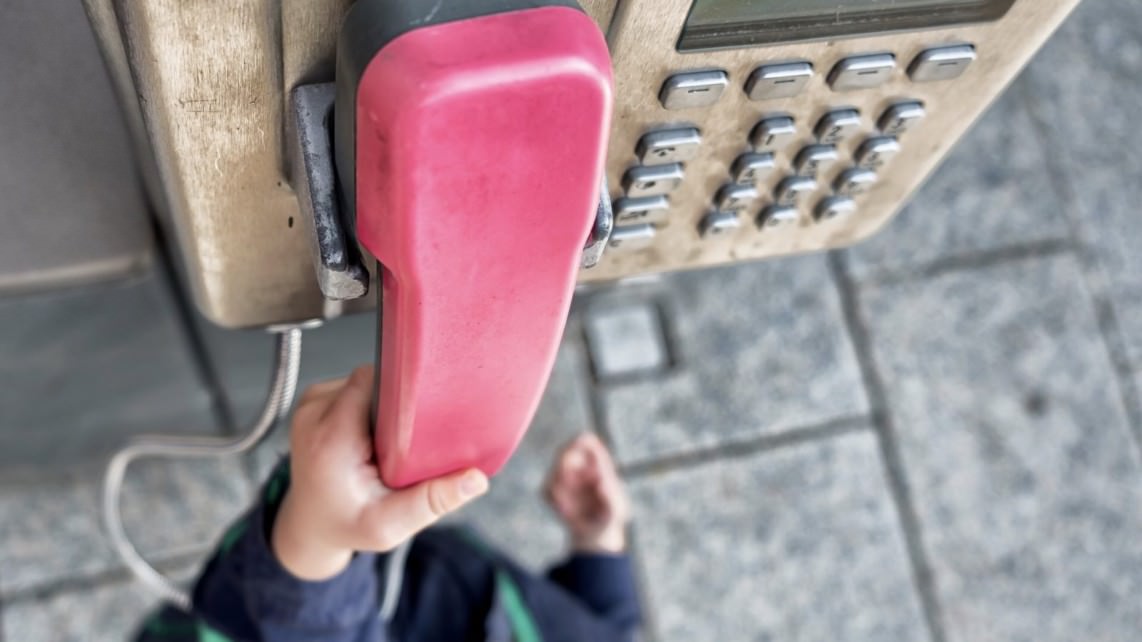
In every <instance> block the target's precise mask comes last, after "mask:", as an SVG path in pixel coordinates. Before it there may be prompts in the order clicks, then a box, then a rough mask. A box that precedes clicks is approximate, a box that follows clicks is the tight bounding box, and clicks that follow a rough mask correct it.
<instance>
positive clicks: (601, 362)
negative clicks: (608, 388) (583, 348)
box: [584, 302, 669, 380]
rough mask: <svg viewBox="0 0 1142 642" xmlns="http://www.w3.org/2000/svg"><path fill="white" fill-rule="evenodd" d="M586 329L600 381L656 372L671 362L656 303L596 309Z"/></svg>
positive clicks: (600, 306) (589, 313)
mask: <svg viewBox="0 0 1142 642" xmlns="http://www.w3.org/2000/svg"><path fill="white" fill-rule="evenodd" d="M584 325H585V326H586V329H587V341H588V345H589V346H590V349H591V362H592V364H593V365H594V370H595V376H597V377H599V378H600V379H603V380H606V379H617V378H621V377H625V376H631V375H638V374H644V373H648V372H653V371H655V370H660V369H662V368H665V367H666V365H667V363H668V362H669V356H668V354H667V349H666V341H665V337H664V336H663V332H662V322H661V320H660V319H659V316H658V310H657V308H655V306H654V304H653V303H649V302H640V303H630V304H625V305H607V304H604V305H599V306H593V307H592V308H591V309H590V310H589V311H588V312H587V317H586V320H585V323H584Z"/></svg>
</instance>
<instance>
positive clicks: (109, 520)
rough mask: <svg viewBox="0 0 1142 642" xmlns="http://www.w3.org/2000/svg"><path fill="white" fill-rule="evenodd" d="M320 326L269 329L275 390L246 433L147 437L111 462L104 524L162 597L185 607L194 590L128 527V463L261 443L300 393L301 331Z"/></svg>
mask: <svg viewBox="0 0 1142 642" xmlns="http://www.w3.org/2000/svg"><path fill="white" fill-rule="evenodd" d="M314 325H315V324H312V323H311V324H302V325H287V326H274V327H271V328H270V329H269V330H270V332H271V333H273V334H274V335H275V339H276V347H275V351H274V365H273V375H272V378H271V380H270V390H269V393H268V394H267V396H266V402H265V405H264V406H263V407H262V412H261V414H260V415H259V416H258V418H257V420H255V421H254V423H253V424H252V425H251V426H250V428H249V430H248V431H247V432H246V434H245V435H243V436H240V437H235V438H221V437H175V436H167V435H142V436H139V437H136V438H135V439H133V440H131V441H130V442H129V443H128V444H127V445H126V446H125V447H124V448H123V449H122V450H120V451H119V452H117V453H115V456H114V457H112V458H111V461H110V462H109V463H108V464H107V471H106V473H105V474H104V477H103V522H104V526H105V527H106V529H107V536H108V538H109V539H110V540H111V545H112V547H114V549H115V551H116V552H117V553H118V554H119V556H120V557H122V558H123V561H124V562H125V563H126V564H127V568H128V569H129V570H130V571H131V573H133V574H134V575H135V577H137V578H139V581H141V582H142V583H143V584H145V585H146V586H147V587H148V588H150V589H151V590H152V591H154V592H155V593H156V594H157V595H159V596H160V597H161V598H162V599H164V600H167V601H169V602H171V603H173V604H174V605H175V606H177V607H179V608H181V609H183V610H189V609H190V595H189V593H187V591H185V590H184V589H182V588H180V587H179V586H178V585H177V584H175V582H174V581H172V580H171V579H170V578H168V577H167V576H165V575H163V574H162V573H161V572H159V570H158V569H156V568H155V567H154V566H152V565H151V564H150V563H149V562H147V560H145V559H143V556H142V555H140V554H139V551H138V549H136V548H135V545H134V544H132V543H131V539H130V538H129V537H128V536H127V531H126V530H125V529H124V527H123V515H122V513H121V512H120V502H119V500H120V494H121V492H122V490H123V477H124V475H126V473H127V467H128V466H129V465H130V464H131V462H132V461H134V460H136V459H139V458H141V457H165V458H174V457H196V458H197V457H225V456H227V455H237V454H240V453H243V452H246V451H247V450H250V449H251V448H253V447H254V446H257V445H258V444H259V443H261V442H262V440H263V439H265V437H266V436H267V435H269V433H270V431H271V430H272V429H273V427H274V426H275V425H276V424H277V422H278V420H279V419H281V418H282V417H284V416H285V414H286V413H287V412H288V411H289V408H290V405H291V404H292V403H293V397H294V394H295V393H296V392H297V376H298V367H299V365H300V362H301V332H302V330H303V329H306V328H311V327H314Z"/></svg>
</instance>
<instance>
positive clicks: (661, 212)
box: [614, 196, 670, 225]
mask: <svg viewBox="0 0 1142 642" xmlns="http://www.w3.org/2000/svg"><path fill="white" fill-rule="evenodd" d="M614 210H615V224H617V225H630V224H632V223H665V222H666V217H667V214H668V213H669V210H670V200H669V199H667V198H666V197H665V196H644V197H641V198H620V199H619V200H617V201H615V206H614Z"/></svg>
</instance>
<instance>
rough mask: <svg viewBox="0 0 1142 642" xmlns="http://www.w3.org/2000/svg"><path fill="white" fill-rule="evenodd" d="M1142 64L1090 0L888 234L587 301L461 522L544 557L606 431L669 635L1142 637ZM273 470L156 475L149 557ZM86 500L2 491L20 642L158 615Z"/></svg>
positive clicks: (1124, 32)
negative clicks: (524, 429) (554, 501)
mask: <svg viewBox="0 0 1142 642" xmlns="http://www.w3.org/2000/svg"><path fill="white" fill-rule="evenodd" d="M1139 52H1142V14H1140V13H1139V8H1138V6H1136V3H1124V2H1118V1H1116V0H1086V1H1085V2H1084V3H1083V5H1082V6H1081V7H1080V9H1079V10H1078V13H1077V14H1076V16H1075V17H1074V18H1073V19H1072V21H1071V22H1070V23H1068V24H1067V25H1065V26H1064V27H1063V29H1062V31H1061V32H1060V33H1059V34H1058V35H1057V36H1055V38H1054V40H1053V41H1052V42H1051V43H1050V45H1049V46H1048V49H1047V50H1046V52H1044V54H1043V55H1042V56H1041V57H1040V58H1039V59H1038V60H1036V62H1035V63H1033V65H1032V67H1031V69H1030V70H1029V71H1028V72H1026V73H1025V74H1024V75H1023V76H1021V77H1020V79H1019V80H1018V81H1017V82H1016V83H1015V84H1014V86H1013V87H1012V89H1011V90H1010V91H1009V92H1008V94H1007V95H1006V96H1005V97H1004V98H1003V99H1002V100H1001V101H1000V102H999V103H998V104H997V105H996V106H995V107H994V108H993V109H992V110H991V111H990V112H989V113H988V114H987V115H986V116H985V117H984V119H983V120H982V121H981V122H980V123H979V124H978V125H977V127H976V128H975V130H973V132H972V133H971V134H970V135H969V136H968V137H967V138H966V139H965V141H964V142H963V144H962V145H961V146H960V147H958V148H957V149H956V150H955V152H954V153H953V155H952V156H951V158H949V160H948V161H947V163H946V164H945V165H944V167H943V168H942V169H941V170H940V171H939V172H938V173H937V175H936V176H935V177H933V179H932V180H931V181H930V182H929V184H928V185H927V187H926V188H925V189H924V190H922V192H921V193H920V194H919V195H918V196H917V197H916V199H915V200H914V202H913V203H912V204H911V205H910V206H909V207H908V208H907V209H906V210H905V211H904V212H903V213H902V214H901V216H900V217H899V219H898V220H897V221H896V222H895V223H893V224H892V225H891V226H889V227H888V228H887V229H886V230H885V231H884V232H883V233H882V234H881V235H880V236H878V237H877V238H875V239H874V240H872V241H870V242H868V243H866V244H864V245H861V246H859V247H857V248H854V249H852V250H849V251H844V252H837V253H834V254H832V255H828V256H811V257H801V258H795V259H789V260H784V261H775V262H771V263H765V264H759V265H746V266H739V267H735V268H731V269H720V270H711V271H705V272H697V273H687V274H678V275H670V276H665V277H663V278H662V279H661V280H660V281H659V282H658V283H657V284H656V285H653V286H644V287H640V288H639V289H633V290H632V289H619V290H615V291H610V292H602V293H586V294H584V295H583V297H582V298H581V300H580V302H579V305H577V308H576V309H577V310H578V311H579V312H578V313H577V314H579V315H581V318H578V317H577V318H575V319H573V323H572V325H571V327H570V328H569V330H568V334H567V337H566V339H565V341H564V345H563V347H562V350H561V352H560V356H559V362H558V365H557V368H556V373H555V376H554V377H553V380H552V384H551V386H550V387H549V390H548V393H547V396H546V398H545V400H544V402H543V404H542V407H541V410H540V413H539V416H538V417H537V418H536V421H535V424H534V426H533V428H532V431H531V433H529V435H528V437H527V439H526V441H525V443H524V446H523V448H522V450H521V453H520V456H519V457H517V458H516V460H514V461H513V462H512V463H511V465H509V467H508V469H507V470H506V472H505V473H504V475H503V476H502V477H501V478H498V479H497V480H496V481H495V483H494V484H493V491H492V495H491V496H490V497H489V498H488V499H487V500H485V501H484V502H483V503H482V504H481V505H477V506H475V507H473V508H472V509H471V510H469V511H467V512H466V514H465V515H464V516H463V517H464V518H467V519H470V520H471V521H474V522H475V523H476V524H477V525H478V526H479V527H480V528H482V529H483V530H485V531H486V532H488V534H489V536H490V537H491V538H492V539H494V540H496V541H499V542H502V543H504V544H505V545H506V547H508V548H510V549H511V550H513V551H517V552H519V553H520V555H521V557H523V559H524V560H525V561H526V562H527V563H528V564H530V565H533V566H539V565H541V564H543V563H545V562H547V561H549V560H550V559H551V558H552V556H553V555H554V554H556V553H557V552H558V550H559V547H560V545H561V535H560V533H559V531H558V529H557V528H556V527H555V526H554V525H553V523H552V521H551V517H550V516H549V515H547V514H546V512H545V508H544V507H543V506H542V503H541V500H540V499H539V497H538V494H537V493H538V486H539V484H540V482H541V480H542V477H543V471H544V469H545V467H546V464H547V461H548V459H549V457H550V456H551V454H552V452H553V451H554V449H555V447H556V446H557V445H558V444H559V443H560V442H561V441H563V440H564V439H566V438H568V437H570V436H571V435H573V434H574V433H575V432H576V431H578V430H580V429H596V430H598V431H599V432H600V433H601V434H602V435H603V436H604V437H605V438H606V439H607V440H609V442H610V443H611V444H612V445H613V447H614V448H615V450H616V453H617V455H618V457H619V459H620V461H621V463H622V465H623V467H624V470H625V471H626V473H627V475H628V477H629V479H630V485H631V494H632V496H633V498H634V500H635V506H636V522H635V526H634V531H633V532H634V537H633V544H634V550H635V553H636V558H637V561H638V565H639V569H640V578H641V580H642V584H643V593H644V599H645V602H646V605H647V609H648V614H649V616H650V623H649V626H648V631H647V637H648V638H650V639H652V640H657V641H658V642H674V641H683V640H685V641H689V640H695V639H697V640H717V641H719V642H722V641H725V642H738V641H743V642H755V641H778V640H782V641H784V640H794V641H803V640H804V641H815V640H822V641H824V640H829V641H837V640H843V641H850V640H852V641H866V640H867V641H877V642H879V641H881V640H893V641H896V640H916V641H931V642H991V641H1003V642H1007V641H1022V640H1028V641H1031V640H1034V641H1036V642H1039V641H1047V642H1051V641H1055V640H1059V641H1062V640H1076V639H1081V640H1096V641H1098V642H1127V641H1133V640H1137V639H1139V635H1140V632H1142V600H1139V598H1138V596H1139V594H1142V537H1140V536H1139V533H1140V532H1142V457H1140V452H1142V450H1140V447H1139V436H1140V435H1142V419H1140V418H1142V407H1140V406H1139V394H1138V390H1139V385H1140V384H1142V347H1140V346H1142V323H1139V320H1140V319H1142V315H1140V314H1139V311H1142V306H1140V305H1139V302H1142V263H1140V262H1139V258H1138V252H1136V251H1135V250H1134V248H1137V247H1142V218H1139V217H1138V216H1137V215H1136V214H1137V212H1136V210H1137V203H1138V202H1142V198H1140V197H1142V194H1139V193H1138V191H1139V189H1140V187H1139V185H1142V183H1140V182H1139V181H1138V180H1137V176H1138V175H1139V174H1140V173H1142V155H1140V154H1139V151H1138V150H1139V149H1142V140H1139V139H1140V138H1142V130H1140V129H1139V128H1137V127H1134V126H1133V124H1134V121H1135V120H1136V117H1137V112H1138V108H1139V106H1140V105H1142V89H1140V87H1142V84H1139V83H1138V81H1137V78H1138V77H1139V74H1138V73H1136V72H1139V71H1142V67H1140V65H1142V54H1140V53H1139ZM344 328H347V330H346V331H344V332H342V330H341V329H340V326H339V327H338V328H336V329H331V330H329V331H328V332H326V333H325V334H322V335H320V336H318V337H315V338H316V339H317V343H315V344H312V345H315V346H316V345H321V346H322V348H321V349H320V350H318V351H317V353H318V354H319V355H320V356H322V359H315V360H313V361H312V363H315V364H316V366H315V368H316V369H315V370H311V371H310V372H309V374H308V375H307V376H309V377H317V376H326V375H328V374H333V373H337V372H340V371H342V370H347V369H348V368H349V367H351V366H352V365H354V363H355V362H357V361H360V360H362V359H361V358H360V354H359V352H358V351H357V350H356V349H355V348H354V347H353V345H357V344H359V341H360V339H361V337H364V336H366V335H367V334H368V333H369V332H371V329H370V328H369V322H368V320H367V319H364V320H362V319H356V320H351V321H349V322H348V325H346V326H344ZM251 336H253V335H251ZM338 337H342V338H341V339H339V338H338ZM250 341H253V342H254V343H248V344H247V343H246V342H245V340H240V339H236V338H235V335H227V334H226V333H222V335H218V336H212V335H209V333H208V336H207V341H206V343H207V346H208V351H209V352H210V353H211V358H212V361H213V363H214V364H215V367H216V370H217V372H216V376H218V377H219V380H220V381H221V382H222V386H221V387H223V388H225V389H227V390H228V391H229V392H230V396H229V397H228V398H227V402H228V403H229V404H230V405H231V408H230V410H231V413H232V414H236V415H243V414H248V413H249V409H250V407H251V404H252V403H253V402H254V401H255V400H256V396H257V392H258V389H259V388H260V387H261V385H262V383H261V377H262V376H263V375H264V372H263V371H262V369H264V364H263V363H262V362H261V361H260V359H262V357H261V356H258V355H261V354H262V353H263V352H268V345H266V343H265V341H264V340H260V338H256V337H255V338H254V339H251V340H250ZM234 342H237V343H238V344H242V345H238V346H237V347H235V343H234ZM349 342H354V343H352V344H351V343H349ZM259 346H261V347H259ZM247 349H248V350H247ZM338 351H340V352H338ZM245 355H251V356H248V357H247V356H245ZM335 355H340V356H335ZM323 359H324V360H323ZM243 372H247V373H253V374H249V376H245V375H243V374H242V373H243ZM255 375H256V376H255ZM251 381H252V382H254V383H250V382H251ZM196 404H197V405H199V406H201V405H203V404H201V402H199V401H196ZM281 448H282V445H281V441H280V440H279V441H278V442H277V443H275V444H272V445H270V446H269V447H268V448H267V449H266V451H265V452H264V453H262V454H261V455H260V456H259V457H258V461H259V462H260V464H259V467H261V468H264V467H265V465H267V463H268V462H269V461H270V460H271V459H272V456H273V454H274V453H275V452H276V451H279V450H280V449H281ZM253 468H254V467H252V466H251V467H248V468H247V467H243V466H241V465H240V463H237V462H229V463H226V464H222V465H218V466H201V467H194V466H189V467H183V466H179V467H177V468H174V469H169V470H166V469H157V468H154V467H148V468H142V469H140V470H139V471H138V474H137V475H136V476H134V479H135V481H133V483H132V491H131V497H130V498H129V500H128V502H129V504H128V506H130V507H131V510H132V513H131V514H132V515H133V516H134V518H136V519H137V518H138V516H139V515H141V514H147V515H150V516H151V517H152V519H151V520H150V524H151V527H150V528H146V529H142V528H140V527H139V526H138V522H136V530H137V531H138V532H139V536H140V538H141V540H142V541H143V542H144V543H145V548H146V549H147V550H148V551H149V552H150V553H151V554H152V555H153V556H155V557H156V558H158V559H161V560H163V561H164V562H165V563H166V564H168V565H170V566H171V567H172V568H175V569H178V570H180V571H181V572H183V573H186V572H188V571H189V570H191V569H192V567H193V565H194V563H196V561H197V559H199V557H200V556H201V555H202V554H203V552H204V551H205V550H206V549H207V548H208V547H209V546H210V545H211V544H212V542H213V541H214V539H215V538H216V537H217V534H218V533H219V532H220V531H221V528H222V525H223V523H224V522H225V521H226V519H228V518H229V517H230V516H231V515H233V514H234V513H235V512H236V511H237V510H239V508H240V506H241V505H242V504H243V503H244V502H245V501H246V500H247V499H248V497H249V494H250V492H251V488H252V486H253V480H252V477H243V475H242V472H243V471H248V470H252V469H253ZM168 475H171V477H170V478H168V477H167V476H168ZM254 476H256V474H255V475H254ZM93 480H94V478H93V477H90V476H85V475H82V474H77V475H76V476H75V477H73V478H70V479H68V480H63V481H59V480H57V481H55V482H53V483H51V484H44V483H41V484H36V485H31V484H28V483H27V482H26V480H25V481H21V482H20V483H19V484H15V483H11V484H5V485H2V486H0V601H2V602H3V604H2V606H0V618H2V620H0V623H2V627H0V631H2V632H3V636H4V639H5V640H9V641H16V640H19V641H21V642H22V641H24V640H34V641H37V642H38V641H45V642H53V641H57V640H58V641H63V640H98V641H102V640H116V639H122V636H123V635H124V631H126V630H128V629H129V627H130V626H131V625H132V623H133V622H135V621H136V620H137V618H138V617H139V616H141V614H142V611H143V610H144V607H145V605H146V604H147V600H146V599H145V596H143V595H142V594H141V593H139V592H138V589H137V587H135V586H134V585H133V584H132V583H131V582H129V581H128V579H127V578H126V575H125V574H124V572H123V570H122V568H121V566H120V565H119V564H118V563H117V562H116V561H115V560H114V559H113V558H112V557H111V556H110V554H109V552H108V551H107V549H106V546H105V545H104V544H103V543H102V540H101V539H100V538H99V534H98V531H97V525H96V520H95V512H94V505H95V504H94V502H95V497H96V493H95V488H94V484H93Z"/></svg>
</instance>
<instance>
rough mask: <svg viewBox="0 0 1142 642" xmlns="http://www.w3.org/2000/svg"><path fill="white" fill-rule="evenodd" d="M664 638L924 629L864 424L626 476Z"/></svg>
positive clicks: (808, 638) (807, 641) (873, 635)
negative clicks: (746, 454)
mask: <svg viewBox="0 0 1142 642" xmlns="http://www.w3.org/2000/svg"><path fill="white" fill-rule="evenodd" d="M632 495H633V498H634V503H635V506H636V512H637V514H636V521H635V524H636V531H635V541H636V543H637V545H638V549H637V551H638V553H639V556H640V559H641V560H642V563H643V566H644V573H645V577H644V580H645V581H644V587H643V588H644V591H645V594H646V596H647V598H648V600H649V601H650V603H651V604H653V619H654V621H655V622H656V626H657V633H658V638H657V639H659V640H661V641H662V642H675V641H678V642H681V641H684V640H727V641H728V640H735V641H736V640H798V641H800V642H814V641H821V642H835V641H837V640H846V641H860V640H869V641H872V640H902V641H903V640H926V639H928V638H927V632H926V630H925V628H924V623H923V618H922V615H921V612H920V606H919V602H918V600H917V598H916V595H915V594H914V593H913V591H912V583H911V570H910V567H909V561H908V557H907V553H906V551H905V547H904V543H903V539H902V536H901V534H900V532H899V531H898V526H897V525H898V522H897V518H896V515H895V513H894V510H893V506H892V501H891V499H890V497H889V492H888V489H887V487H886V484H885V479H884V468H883V464H882V463H881V461H880V458H879V449H878V446H877V443H876V438H875V436H874V435H873V434H872V432H871V431H862V432H859V433H853V434H846V435H842V436H839V437H835V438H832V439H829V440H825V441H820V442H815V443H804V444H801V445H797V446H793V447H789V448H783V449H780V450H776V451H772V452H767V453H763V454H761V455H757V456H753V457H750V458H747V459H733V460H724V461H719V462H717V463H712V464H707V465H703V466H700V467H697V468H693V469H688V470H679V471H675V472H671V473H669V474H666V475H662V476H655V477H650V478H645V479H640V480H638V481H637V482H635V483H634V484H633V487H632Z"/></svg>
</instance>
